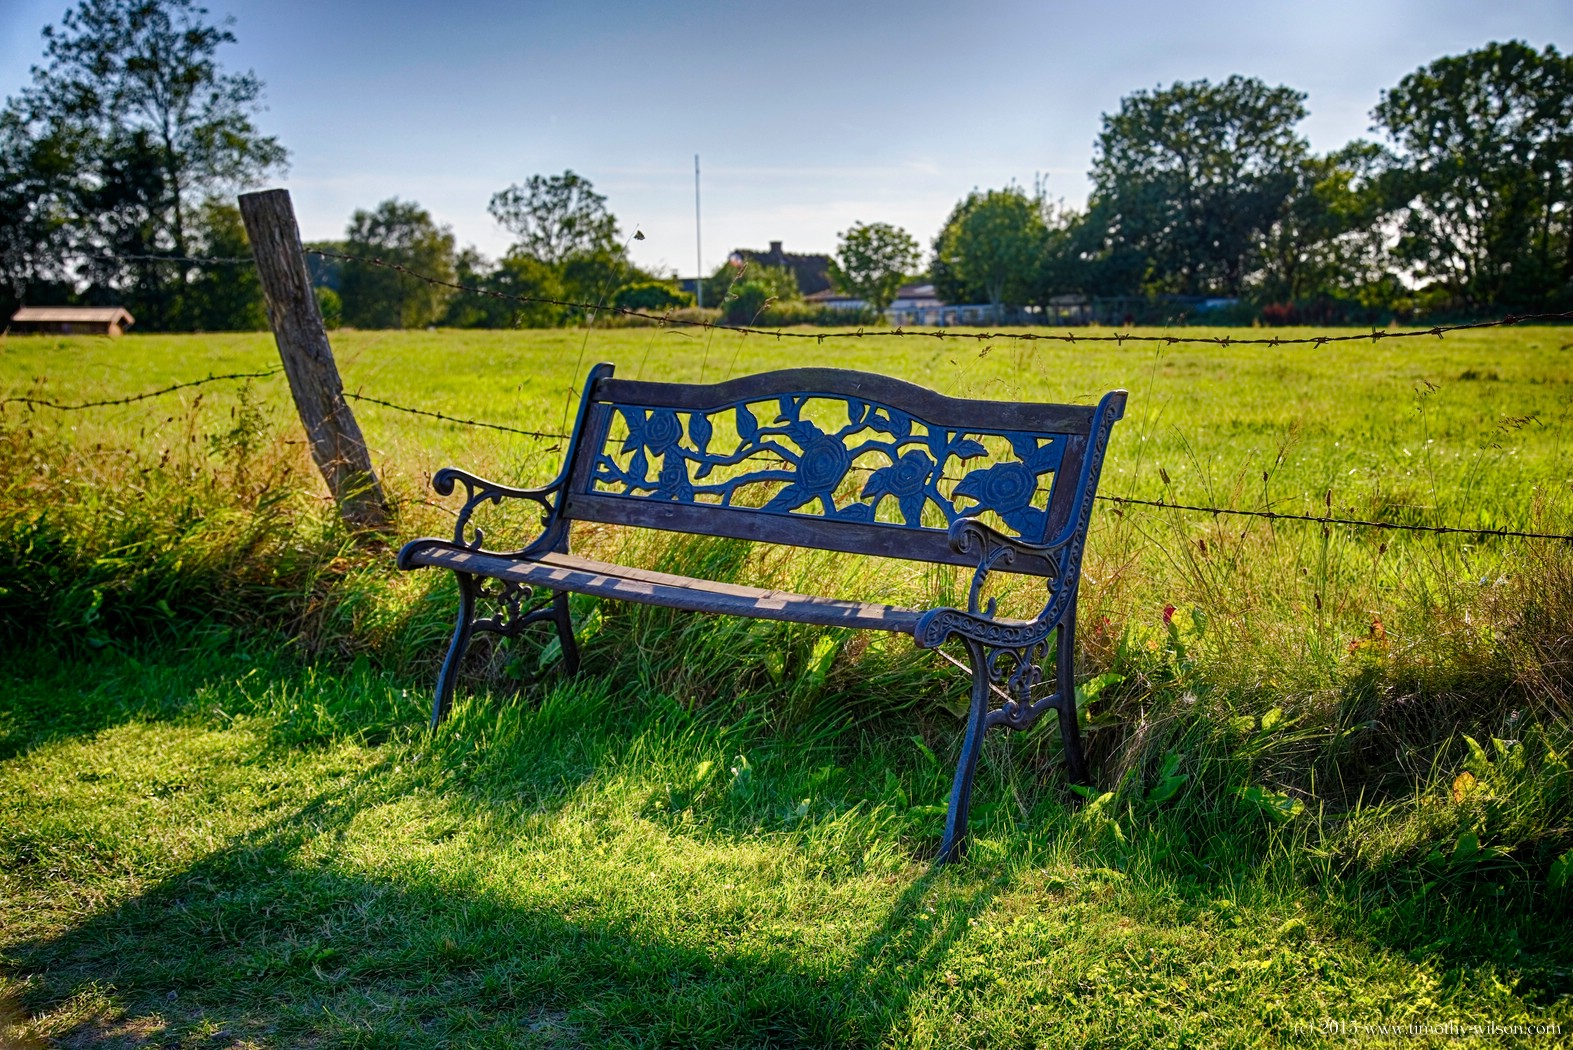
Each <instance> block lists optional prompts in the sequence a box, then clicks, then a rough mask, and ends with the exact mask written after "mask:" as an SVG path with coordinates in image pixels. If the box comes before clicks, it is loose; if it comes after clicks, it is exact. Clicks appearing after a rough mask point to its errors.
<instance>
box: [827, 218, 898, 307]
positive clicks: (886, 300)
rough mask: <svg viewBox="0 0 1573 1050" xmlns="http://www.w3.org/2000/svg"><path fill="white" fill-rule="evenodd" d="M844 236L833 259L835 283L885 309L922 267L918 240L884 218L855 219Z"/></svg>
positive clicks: (847, 291) (842, 288) (843, 289)
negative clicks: (876, 219) (882, 220)
mask: <svg viewBox="0 0 1573 1050" xmlns="http://www.w3.org/2000/svg"><path fill="white" fill-rule="evenodd" d="M840 240H841V243H840V245H839V246H838V247H837V248H836V255H835V258H834V259H832V260H831V262H830V281H831V283H832V284H833V285H835V287H836V288H838V289H840V290H841V291H842V292H843V293H845V294H847V295H852V296H856V297H857V298H859V299H862V300H863V301H864V302H866V303H868V304H869V305H870V306H871V307H873V308H874V310H875V311H876V312H878V313H884V311H885V308H886V307H888V306H889V305H890V304H891V303H892V302H893V301H894V300H895V298H896V293H897V292H898V291H900V290H901V286H902V285H903V284H904V283H906V280H907V277H908V275H910V274H912V273H914V272H915V271H916V270H917V268H918V242H917V241H915V240H913V238H912V235H911V234H910V233H908V232H907V231H906V230H903V229H902V228H901V227H899V226H892V225H890V224H889V223H884V222H871V223H867V224H865V223H861V222H860V223H855V224H854V225H853V226H852V228H851V229H849V230H845V231H843V232H842V234H841V238H840Z"/></svg>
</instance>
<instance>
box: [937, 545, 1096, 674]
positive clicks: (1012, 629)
mask: <svg viewBox="0 0 1573 1050" xmlns="http://www.w3.org/2000/svg"><path fill="white" fill-rule="evenodd" d="M1068 540H1069V537H1066V538H1061V539H1058V540H1056V541H1055V542H1053V543H1033V542H1031V541H1029V540H1023V539H1020V538H1019V537H1016V536H1007V535H1005V534H1004V533H1003V532H1000V531H999V530H998V529H996V528H993V527H991V526H989V525H987V524H985V523H983V522H982V521H980V520H978V519H977V518H957V519H956V520H955V521H953V522H951V525H950V547H951V549H952V550H954V551H955V552H956V553H957V554H974V553H975V554H976V557H977V559H978V567H977V568H976V569H974V570H973V572H972V586H971V588H969V590H968V592H967V608H966V609H932V610H930V611H929V612H926V613H924V614H923V616H922V617H920V618H919V620H918V627H917V631H916V633H915V638H916V641H917V643H918V644H919V645H920V646H923V647H925V648H934V647H936V646H939V645H942V644H944V642H945V641H946V640H947V639H948V638H950V637H952V636H959V637H962V638H973V639H976V640H978V641H981V642H985V643H986V644H990V645H1004V646H1007V647H1010V648H1019V647H1022V646H1025V645H1031V644H1034V643H1036V642H1039V641H1041V640H1043V639H1044V638H1047V637H1048V636H1049V634H1050V632H1052V631H1053V630H1054V627H1055V625H1056V624H1057V623H1058V622H1059V618H1060V615H1061V614H1062V613H1063V611H1064V608H1065V600H1064V596H1063V594H1062V591H1063V590H1065V588H1062V587H1059V586H1057V584H1056V581H1057V580H1058V578H1059V576H1060V572H1061V569H1062V566H1061V564H1060V559H1059V557H1058V556H1057V555H1058V554H1059V553H1060V552H1061V550H1062V549H1063V548H1064V547H1065V545H1066V543H1067V542H1068ZM1023 556H1024V557H1032V558H1035V559H1038V560H1040V561H1041V562H1044V563H1046V564H1047V568H1048V570H1049V571H1048V572H1047V573H1045V574H1044V575H1045V576H1046V578H1047V582H1048V586H1049V601H1048V604H1047V605H1045V606H1044V608H1043V611H1042V612H1041V613H1039V614H1038V616H1036V617H1035V618H1033V619H1031V620H999V619H995V616H994V613H995V609H996V608H997V604H996V602H995V600H994V599H993V598H990V599H989V600H988V602H987V603H986V604H985V603H984V602H983V601H982V596H983V585H984V583H985V582H987V580H988V578H989V574H990V573H991V572H993V571H994V570H996V569H1003V568H1004V567H1005V566H1007V565H1010V564H1012V563H1013V562H1015V561H1016V559H1017V558H1018V557H1023Z"/></svg>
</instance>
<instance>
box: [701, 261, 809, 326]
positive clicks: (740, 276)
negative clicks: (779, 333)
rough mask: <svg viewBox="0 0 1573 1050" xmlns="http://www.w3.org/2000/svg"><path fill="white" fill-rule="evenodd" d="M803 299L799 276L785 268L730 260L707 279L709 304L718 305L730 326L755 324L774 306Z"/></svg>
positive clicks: (706, 296)
mask: <svg viewBox="0 0 1573 1050" xmlns="http://www.w3.org/2000/svg"><path fill="white" fill-rule="evenodd" d="M801 298H803V293H802V292H801V291H800V290H799V289H798V286H797V275H796V274H795V273H793V272H792V271H791V270H790V269H789V268H787V267H785V266H770V265H767V264H763V263H756V262H732V261H730V260H728V261H727V262H724V263H722V264H721V265H720V266H718V267H716V270H715V273H713V274H711V275H710V276H709V277H708V278H707V279H706V280H705V302H707V303H713V304H715V306H716V307H718V308H719V309H720V310H721V319H722V320H723V321H725V322H726V323H727V324H753V323H754V322H755V321H757V320H759V315H760V313H761V312H762V311H763V310H764V309H765V307H767V306H768V305H770V303H772V302H778V303H782V302H794V301H796V300H799V299H801Z"/></svg>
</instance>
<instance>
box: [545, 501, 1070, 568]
mask: <svg viewBox="0 0 1573 1050" xmlns="http://www.w3.org/2000/svg"><path fill="white" fill-rule="evenodd" d="M563 516H564V517H566V518H569V519H572V520H577V521H598V522H601V523H603V524H607V525H638V526H640V527H643V528H647V529H666V530H668V531H670V532H689V533H696V534H698V535H702V536H725V537H727V538H729V539H734V540H755V541H758V542H761V543H784V544H787V545H789V546H793V547H813V548H815V549H817V550H829V551H841V552H843V553H845V554H871V555H874V556H875V557H879V558H904V559H907V560H909V561H926V562H934V563H937V564H940V565H965V566H967V567H969V568H971V567H972V566H975V565H976V564H977V562H978V556H977V553H976V552H971V553H968V554H957V553H956V552H955V551H953V550H951V549H950V541H949V539H948V538H947V536H946V534H945V533H944V532H941V531H940V530H938V529H897V528H891V527H890V526H888V525H863V524H860V523H858V522H854V521H836V520H834V519H831V518H821V517H815V516H812V515H807V514H766V513H764V512H762V511H758V510H742V509H740V508H730V507H719V506H715V505H712V504H704V503H659V502H656V501H655V500H648V499H630V498H628V497H625V496H610V495H600V494H597V493H590V492H569V493H568V494H567V495H566V497H565V501H564V504H563ZM1030 539H1032V540H1034V541H1035V540H1036V539H1037V537H1030ZM1003 568H1004V569H1005V570H1006V571H1009V572H1019V573H1023V574H1026V575H1030V576H1052V575H1054V573H1055V568H1054V565H1053V564H1052V563H1051V562H1048V561H1045V560H1044V559H1042V558H1035V557H1032V556H1030V555H1022V556H1021V557H1019V558H1017V559H1016V560H1015V561H1013V562H1011V563H1010V564H1009V565H1008V566H1004V567H1003Z"/></svg>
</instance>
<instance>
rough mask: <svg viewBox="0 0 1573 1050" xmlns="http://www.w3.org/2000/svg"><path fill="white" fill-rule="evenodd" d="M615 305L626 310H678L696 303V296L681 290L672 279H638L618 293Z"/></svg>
mask: <svg viewBox="0 0 1573 1050" xmlns="http://www.w3.org/2000/svg"><path fill="white" fill-rule="evenodd" d="M615 305H617V306H618V307H620V308H622V309H624V310H641V311H660V310H677V309H682V308H683V307H685V306H693V305H694V297H693V296H691V295H689V294H688V293H687V292H680V291H678V290H677V286H676V285H674V284H673V283H672V282H671V281H638V282H636V283H633V284H629V285H627V286H625V287H624V288H623V289H622V290H621V291H619V292H618V293H617V297H616V300H615Z"/></svg>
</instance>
